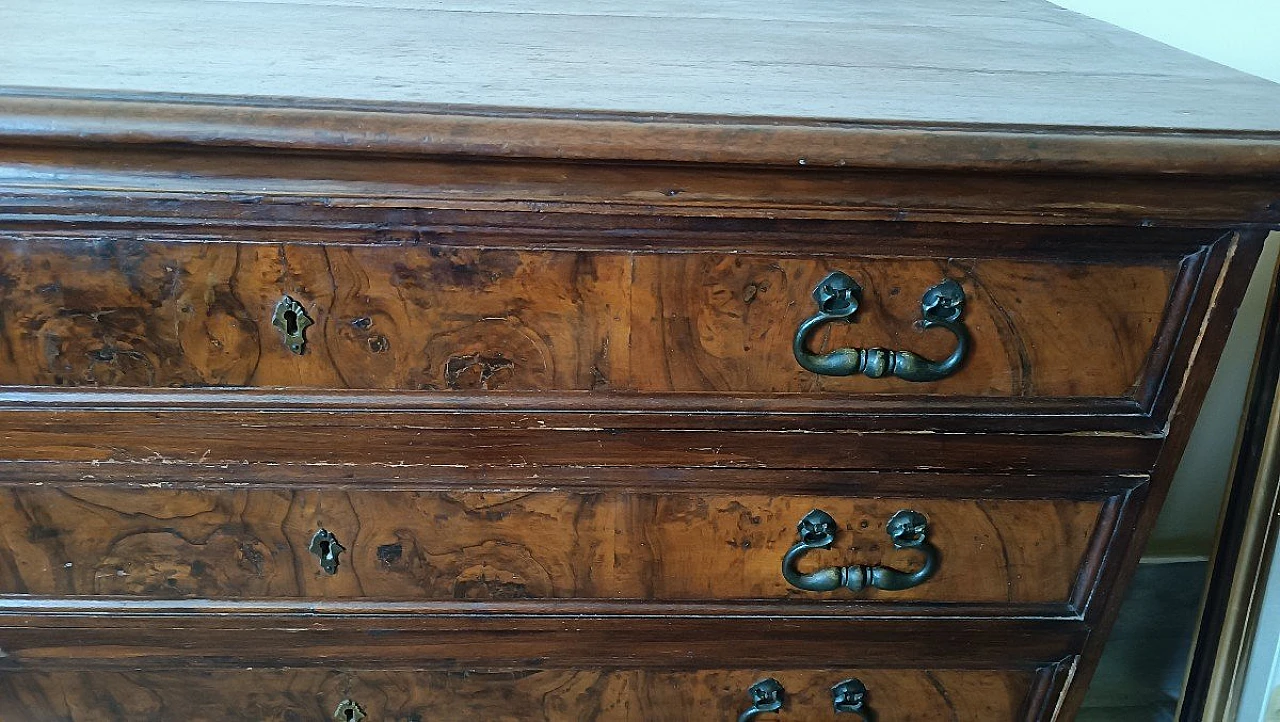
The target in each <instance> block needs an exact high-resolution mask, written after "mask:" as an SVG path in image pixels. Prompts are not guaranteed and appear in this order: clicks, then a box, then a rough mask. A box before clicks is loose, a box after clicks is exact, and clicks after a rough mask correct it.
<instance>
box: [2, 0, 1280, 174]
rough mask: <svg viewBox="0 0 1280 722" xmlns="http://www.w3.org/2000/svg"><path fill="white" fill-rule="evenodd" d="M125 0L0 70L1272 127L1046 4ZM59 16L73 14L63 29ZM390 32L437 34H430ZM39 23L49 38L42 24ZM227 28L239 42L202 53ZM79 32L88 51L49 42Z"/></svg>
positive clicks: (764, 112) (764, 109)
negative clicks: (958, 7) (196, 32)
mask: <svg viewBox="0 0 1280 722" xmlns="http://www.w3.org/2000/svg"><path fill="white" fill-rule="evenodd" d="M122 3H123V4H121V5H118V6H117V7H115V8H114V9H113V10H112V11H107V10H104V9H103V8H102V7H101V6H100V5H98V4H97V3H94V2H90V1H87V0H59V1H58V2H55V3H48V4H41V5H34V6H22V7H13V8H8V9H6V11H5V15H4V21H5V25H6V27H8V28H9V29H10V32H11V35H12V37H11V41H10V42H9V43H6V45H5V47H4V53H3V54H2V55H0V67H2V68H4V69H5V70H4V72H3V73H0V85H10V86H26V87H34V88H42V87H54V88H84V89H86V90H89V91H120V90H123V91H151V92H163V93H182V94H194V95H203V96H228V95H231V96H274V97H282V96H283V97H300V98H308V99H311V100H312V102H315V103H323V104H330V105H339V104H343V103H345V104H346V105H353V104H359V103H360V102H361V101H364V102H369V101H372V102H374V103H388V102H390V103H397V102H410V103H432V104H441V103H443V104H466V105H471V106H502V107H514V108H541V109H554V110H558V111H560V112H568V113H572V112H580V111H631V112H636V113H642V114H646V115H648V116H649V118H647V120H649V121H650V122H654V121H657V123H661V121H662V119H663V117H664V116H667V115H670V114H687V113H695V114H707V115H714V116H721V115H731V116H739V117H743V116H746V117H750V116H775V117H777V116H781V117H794V118H801V119H805V120H831V119H837V120H863V121H867V120H872V121H875V120H885V121H898V122H899V123H904V122H905V123H906V124H910V123H926V124H931V123H956V122H960V123H970V122H971V123H987V124H1000V125H1003V126H1008V125H1024V124H1029V125H1036V126H1088V127H1091V128H1117V127H1119V128H1125V127H1128V128H1144V129H1176V130H1203V129H1220V130H1231V131H1236V133H1237V135H1245V132H1248V131H1255V132H1257V131H1262V132H1270V133H1276V132H1277V131H1280V121H1277V120H1276V116H1277V110H1280V98H1277V96H1276V94H1275V92H1274V89H1273V86H1271V85H1270V84H1269V83H1266V82H1265V81H1262V80H1260V79H1258V78H1254V77H1252V76H1249V75H1246V74H1244V73H1239V72H1236V71H1232V70H1230V69H1228V68H1225V67H1223V66H1221V65H1217V64H1215V63H1211V62H1209V61H1206V60H1202V59H1199V58H1194V57H1192V56H1190V55H1186V54H1181V53H1175V52H1170V50H1169V49H1168V48H1167V47H1166V46H1163V45H1161V44H1159V43H1157V42H1155V41H1153V40H1150V39H1147V38H1143V37H1141V36H1138V35H1135V34H1133V33H1129V32H1126V31H1123V30H1119V29H1117V28H1115V27H1113V26H1110V25H1107V24H1105V23H1101V22H1098V21H1096V20H1091V19H1088V18H1085V17H1083V16H1080V15H1077V14H1075V13H1072V12H1069V11H1066V10H1062V9H1060V8H1057V7H1054V6H1052V5H1050V4H1049V3H1016V4H1011V3H1003V2H998V1H997V0H978V1H976V2H971V3H969V4H968V5H967V6H966V12H964V13H957V12H955V8H954V6H953V5H952V4H951V3H950V2H948V0H895V1H893V2H886V3H882V4H878V5H876V6H874V7H851V8H845V9H844V12H836V11H835V9H834V8H831V7H822V6H821V3H819V2H813V1H810V2H803V3H799V4H797V5H796V7H795V9H794V11H792V12H788V11H784V10H782V9H781V8H765V7H764V6H762V5H761V4H760V3H755V2H730V3H716V4H715V5H713V6H709V7H707V8H706V9H704V10H696V11H692V12H691V11H690V10H689V9H688V8H687V7H685V6H683V5H679V4H677V3H674V2H670V1H667V2H663V3H660V4H655V5H653V6H652V7H646V8H645V9H643V10H639V11H637V8H636V7H634V6H632V5H629V4H625V3H622V2H616V1H615V2H609V3H603V4H595V3H590V2H586V1H585V0H574V1H570V0H560V1H557V2H551V3H535V2H510V3H501V4H489V3H486V4H485V5H482V6H476V5H474V4H471V3H432V4H427V5H425V6H424V5H422V4H418V3H405V2H400V3H396V2H384V3H371V4H365V3H346V2H344V3H326V4H323V5H316V4H313V3H307V4H305V5H304V8H305V12H306V14H307V18H308V19H307V22H304V23H303V22H298V20H297V19H298V15H299V13H300V12H303V10H300V9H299V7H297V4H298V3H297V1H296V0H293V1H292V2H284V3H257V2H217V3H213V2H197V1H191V0H188V1H186V2H177V3H172V2H164V1H163V0H122ZM791 7H792V5H788V6H787V8H788V10H790V9H791ZM68 16H74V17H76V18H78V21H77V22H76V23H74V24H73V25H71V26H70V27H68V26H67V25H66V24H65V23H64V20H65V18H66V17H68ZM135 18H145V20H141V21H140V20H136V19H135ZM196 27H198V28H200V33H201V39H202V42H200V43H194V44H193V43H192V42H190V41H191V35H190V28H196ZM389 33H395V34H396V36H397V37H400V38H427V37H430V38H433V39H434V42H433V43H432V44H431V47H430V49H429V52H428V51H426V50H425V49H424V48H423V46H421V45H419V44H418V43H416V42H411V41H388V34H389ZM54 34H57V35H58V36H59V37H61V38H63V42H62V44H61V45H62V47H61V48H58V47H53V46H50V45H48V44H46V43H44V42H42V40H43V39H44V38H47V37H50V36H51V35H54ZM229 47H230V48H244V50H242V51H241V52H238V53H234V54H231V55H229V56H228V55H227V54H225V53H222V52H220V51H219V49H220V48H229ZM75 48H83V49H85V51H86V52H88V51H89V49H92V50H93V52H94V55H93V59H94V61H95V62H94V63H92V64H88V63H85V62H84V61H83V60H82V58H81V57H80V56H79V54H77V53H74V52H71V53H68V52H66V50H67V49H75ZM320 48H322V49H323V52H318V51H317V49H320ZM140 49H145V51H143V50H140ZM264 68H270V69H271V72H263V69H264ZM1029 75H1030V76H1031V77H1033V78H1034V80H1028V76H1029ZM86 94H88V93H85V92H83V91H82V92H81V93H80V95H86ZM996 99H998V100H999V102H993V101H994V100H996ZM1066 99H1070V101H1071V102H1065V101H1066ZM1191 111H1195V112H1191ZM653 116H657V117H656V118H654V117H653ZM142 127H144V128H145V125H144V126H142ZM335 127H342V128H343V129H344V130H345V129H347V128H351V127H352V126H351V125H346V126H335ZM636 130H642V129H641V128H636ZM1150 132H1151V131H1148V133H1150ZM489 137H490V138H496V137H499V136H498V135H497V134H493V135H489ZM569 140H570V141H571V139H569ZM737 140H738V143H739V144H741V145H744V146H745V145H749V144H751V139H749V138H738V139H737ZM621 141H625V136H623V137H621V138H618V139H617V141H616V142H621ZM419 142H421V136H420V139H419ZM611 142H615V141H613V140H612V139H611ZM494 145H497V144H494ZM792 162H794V160H793V161H792Z"/></svg>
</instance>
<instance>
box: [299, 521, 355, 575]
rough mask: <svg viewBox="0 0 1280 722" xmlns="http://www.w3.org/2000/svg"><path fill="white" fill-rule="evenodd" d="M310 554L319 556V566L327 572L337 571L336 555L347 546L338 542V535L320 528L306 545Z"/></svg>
mask: <svg viewBox="0 0 1280 722" xmlns="http://www.w3.org/2000/svg"><path fill="white" fill-rule="evenodd" d="M308 548H309V549H310V550H311V553H312V554H315V555H316V556H317V557H319V558H320V568H321V569H323V570H324V571H325V572H326V573H327V574H337V573H338V555H339V554H341V553H342V552H344V551H346V550H347V548H346V547H344V546H342V545H341V544H339V543H338V537H336V536H334V535H333V533H332V532H330V531H329V530H327V529H321V530H320V531H318V532H316V534H315V536H313V537H311V544H310V546H309V547H308Z"/></svg>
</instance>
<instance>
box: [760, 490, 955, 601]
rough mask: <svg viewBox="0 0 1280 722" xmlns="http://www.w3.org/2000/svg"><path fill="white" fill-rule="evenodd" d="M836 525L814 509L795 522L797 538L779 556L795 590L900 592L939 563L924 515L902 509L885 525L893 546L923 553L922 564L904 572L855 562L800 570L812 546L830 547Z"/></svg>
mask: <svg viewBox="0 0 1280 722" xmlns="http://www.w3.org/2000/svg"><path fill="white" fill-rule="evenodd" d="M838 530H839V525H838V524H836V520H835V518H833V517H832V516H831V515H830V514H828V513H827V512H825V511H823V510H821V509H814V510H813V511H811V512H809V513H808V514H805V515H804V518H803V519H801V520H800V523H799V524H797V525H796V532H797V534H798V537H799V538H798V540H797V541H796V543H795V545H793V546H792V547H791V548H790V549H789V550H787V553H786V554H785V555H783V557H782V577H783V578H784V579H786V580H787V583H788V584H790V585H791V586H793V587H795V588H796V589H803V590H804V591H806V592H832V591H835V590H837V589H841V588H844V589H850V590H853V591H855V592H856V591H859V590H862V589H867V588H874V589H883V590H885V591H901V590H903V589H910V588H912V587H916V586H919V585H921V584H923V583H925V582H926V581H928V580H929V578H930V577H932V576H933V575H934V574H935V573H936V572H937V571H938V565H939V555H938V550H937V549H936V548H935V547H934V546H933V545H932V544H930V543H929V521H928V519H926V518H925V516H924V514H921V513H920V512H918V511H911V510H910V509H903V510H901V511H899V512H898V513H896V514H894V515H893V517H892V518H890V519H889V523H888V524H886V525H885V532H886V533H887V534H888V535H889V540H890V541H891V542H893V548H894V549H914V550H916V551H919V552H920V553H921V554H923V555H924V563H923V565H921V567H920V568H919V569H917V570H916V571H914V572H904V571H900V570H898V569H894V568H893V567H888V566H884V565H881V564H876V565H865V564H854V565H852V566H847V567H824V568H822V569H819V570H817V571H813V572H809V573H807V574H806V573H803V572H801V571H800V559H801V558H802V557H804V555H805V554H807V553H808V552H810V551H812V550H814V549H830V548H831V545H832V544H834V543H835V541H836V532H837V531H838Z"/></svg>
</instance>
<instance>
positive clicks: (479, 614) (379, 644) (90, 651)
mask: <svg viewBox="0 0 1280 722" xmlns="http://www.w3.org/2000/svg"><path fill="white" fill-rule="evenodd" d="M102 601H114V600H102ZM6 606H12V605H9V604H6ZM119 606H120V608H119V610H118V611H108V610H107V609H99V610H97V611H85V610H80V611H67V612H66V613H63V612H62V605H60V604H58V603H53V604H50V603H49V602H48V601H47V600H43V599H36V600H31V602H30V603H29V604H27V605H26V609H25V610H14V611H9V612H7V613H6V614H5V615H4V617H3V618H2V619H0V621H2V622H3V625H0V634H2V635H3V638H4V640H5V646H4V649H5V652H6V655H7V656H5V657H0V670H4V671H19V670H24V669H32V670H34V669H42V670H43V669H47V670H114V671H119V670H120V669H121V668H122V667H125V666H127V667H128V668H129V669H138V670H142V669H146V670H155V671H172V670H173V669H175V668H178V667H181V668H187V667H191V668H209V669H215V668H216V669H243V668H245V667H255V668H256V667H308V668H318V669H341V668H344V667H346V668H353V669H385V670H397V669H403V670H422V669H440V670H456V669H458V668H459V667H463V668H465V667H477V666H480V667H485V666H488V667H492V666H517V667H519V666H524V667H528V666H533V667H538V668H542V669H568V670H573V669H589V668H599V667H602V666H607V667H634V668H643V669H657V670H698V669H708V668H716V669H745V670H751V671H757V670H760V669H770V668H783V667H789V668H796V669H804V668H806V667H811V666H813V664H814V661H813V656H814V654H815V650H822V651H821V654H822V659H823V664H824V665H836V666H841V667H877V666H884V665H886V664H890V662H889V661H887V660H892V662H891V663H892V664H894V665H896V666H923V667H929V666H933V665H937V664H939V661H938V660H939V659H942V658H945V660H946V666H948V667H950V668H954V669H990V668H992V667H1004V668H1020V669H1035V668H1038V667H1040V666H1042V665H1044V664H1051V663H1055V662H1058V661H1059V660H1062V659H1066V658H1068V657H1070V656H1072V654H1073V652H1072V651H1071V650H1073V649H1078V648H1079V646H1080V645H1081V644H1083V643H1084V640H1085V639H1086V638H1087V636H1088V627H1087V625H1085V624H1083V623H1082V622H1081V621H1080V620H1079V619H1062V618H1051V617H1038V616H1020V617H1010V618H1005V619H995V618H991V617H963V618H955V617H952V616H946V615H917V616H906V617H892V616H890V617H886V616H879V615H868V616H858V615H845V616H826V617H812V618H806V619H795V618H789V617H781V616H777V615H771V614H768V613H767V612H766V613H761V612H760V611H759V610H756V611H755V612H754V613H740V614H736V615H727V616H726V615H721V614H709V615H706V616H699V615H689V614H680V613H677V612H676V611H675V610H666V611H657V610H653V609H644V608H643V607H642V608H641V612H640V613H622V612H623V611H624V610H626V607H625V606H623V607H620V606H618V605H609V606H612V607H613V609H614V610H618V612H617V613H609V612H607V611H605V610H603V609H601V610H599V611H596V612H593V613H586V614H584V613H583V612H582V611H581V610H568V609H564V608H562V607H561V606H560V605H556V604H547V605H546V609H545V610H542V611H533V612H525V613H516V612H514V611H513V610H510V609H509V608H507V609H503V608H501V607H495V608H491V609H488V610H482V611H475V612H471V613H468V612H467V611H466V610H461V609H458V608H457V607H458V603H452V604H451V605H450V606H451V607H452V609H451V610H450V611H443V610H441V611H437V612H436V613H422V612H417V611H410V610H405V611H401V612H400V613H397V614H343V613H330V612H328V611H327V608H326V606H325V605H320V604H318V605H314V606H313V609H312V610H310V611H307V612H300V611H296V610H295V611H292V612H290V613H281V612H280V611H279V610H276V611H274V612H266V613H260V614H258V615H254V616H239V615H235V614H228V609H227V608H226V607H225V605H212V604H206V605H205V606H204V608H203V609H201V610H200V613H196V614H192V613H190V612H189V611H188V612H187V613H174V612H173V611H170V612H168V613H165V612H162V611H159V610H158V609H157V610H153V611H151V612H147V611H139V610H138V609H136V608H133V607H132V606H131V605H127V604H121V605H119ZM153 606H158V605H153Z"/></svg>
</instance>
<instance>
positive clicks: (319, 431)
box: [0, 405, 1163, 479]
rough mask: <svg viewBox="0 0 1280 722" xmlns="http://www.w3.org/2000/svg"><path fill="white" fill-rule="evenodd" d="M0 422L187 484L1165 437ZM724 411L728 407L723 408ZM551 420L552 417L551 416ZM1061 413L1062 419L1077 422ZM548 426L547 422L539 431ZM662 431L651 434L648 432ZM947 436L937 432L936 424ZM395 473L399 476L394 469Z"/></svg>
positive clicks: (925, 463) (1033, 463)
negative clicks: (258, 469) (224, 475)
mask: <svg viewBox="0 0 1280 722" xmlns="http://www.w3.org/2000/svg"><path fill="white" fill-rule="evenodd" d="M9 411H10V413H5V414H0V458H3V459H6V460H10V461H21V462H72V463H73V464H77V465H84V464H89V465H91V464H94V463H97V464H103V463H107V464H127V465H130V467H132V468H136V469H139V471H145V469H146V468H147V466H148V465H153V464H154V465H157V466H159V468H161V469H163V470H165V471H167V472H170V473H172V474H174V476H175V477H177V478H181V470H183V469H185V468H192V467H194V468H196V469H197V470H199V469H201V468H203V469H205V470H208V469H210V468H213V469H231V470H232V473H235V470H237V469H239V468H240V467H246V466H252V465H256V464H280V465H285V466H286V467H287V468H286V470H285V471H286V473H288V474H289V475H290V476H292V477H295V478H297V477H298V476H299V475H302V474H311V475H325V476H329V475H337V476H340V475H341V474H342V473H344V471H345V469H344V467H346V466H349V465H368V466H372V467H374V468H377V469H379V470H383V469H393V470H394V469H402V470H403V471H402V472H399V473H403V474H405V475H409V476H415V475H422V474H430V473H433V471H434V470H435V469H436V468H437V467H449V468H454V467H463V468H466V469H474V470H477V471H480V470H488V469H512V468H515V469H518V468H527V469H530V472H529V473H530V479H536V478H537V477H536V476H533V474H536V473H537V472H536V470H534V469H532V468H531V467H543V466H548V467H576V468H594V467H615V466H638V467H645V468H650V469H653V468H664V467H665V468H680V467H685V468H690V467H697V468H704V469H723V468H741V469H752V468H781V469H836V470H863V471H875V470H895V471H901V470H918V471H940V470H952V471H978V472H988V473H1001V474H1003V473H1016V472H1035V471H1042V470H1045V469H1049V470H1053V471H1056V472H1062V473H1073V472H1095V473H1103V474H1113V473H1128V474H1137V475H1143V474H1146V473H1147V472H1148V471H1149V470H1150V469H1151V467H1152V464H1154V463H1155V462H1156V460H1157V458H1158V455H1159V453H1160V450H1161V448H1162V446H1163V439H1162V438H1161V437H1160V436H1159V435H1158V434H1154V433H1147V434H1124V433H1077V434H1065V435H1053V434H1046V433H1041V434H1030V433H1025V432H1023V433H1020V432H1018V431H1016V430H1011V431H1004V432H1000V433H973V432H971V431H970V432H968V433H966V432H965V430H962V431H955V432H950V431H947V430H945V426H946V425H947V421H948V418H949V417H945V416H943V417H942V418H934V419H932V420H931V421H930V424H929V427H928V428H927V430H925V431H907V432H900V431H897V430H894V431H885V430H877V431H849V430H846V431H840V430H824V431H808V430H804V429H803V428H801V429H788V430H770V429H768V427H765V430H760V428H759V425H758V424H757V425H756V430H746V431H744V430H736V429H733V430H722V431H715V430H711V429H709V428H707V425H706V424H702V425H701V426H702V428H697V427H695V428H694V429H689V428H683V427H682V426H681V417H680V415H679V414H678V413H669V412H668V413H659V414H657V415H655V416H651V417H648V418H646V419H645V420H644V421H645V423H643V424H641V425H640V426H639V427H638V428H637V427H636V425H635V424H634V423H632V424H627V425H624V426H620V427H611V426H607V427H597V426H585V427H584V426H583V424H584V423H585V424H594V423H599V422H600V421H601V420H600V419H597V418H596V417H595V416H594V415H593V414H590V413H586V414H577V415H574V416H573V417H570V418H565V417H561V418H560V419H559V421H558V423H557V424H556V425H551V424H546V425H545V426H543V425H542V424H539V423H538V422H539V421H541V420H542V419H541V418H539V417H538V416H536V415H535V416H532V417H530V416H527V415H525V414H523V413H521V412H516V413H470V414H469V413H458V412H444V413H425V414H423V413H414V412H403V411H400V412H396V411H382V412H371V411H370V412H353V411H354V410H352V409H343V410H342V411H341V412H337V411H325V410H323V409H317V410H312V411H288V412H284V411H282V412H273V413H265V414H264V413H262V412H261V411H256V410H236V411H222V410H218V409H216V408H215V409H210V408H201V409H197V410H182V409H179V410H168V409H161V410H157V411H142V410H134V409H130V410H126V411H101V410H85V409H82V408H81V409H73V410H48V409H31V410H23V409H21V405H17V406H16V407H12V408H10V409H9ZM721 413H723V412H721ZM552 418H555V417H554V416H553V417H552ZM1074 418H1075V417H1069V418H1068V421H1069V422H1070V421H1074ZM544 423H545V422H544ZM655 424H657V425H659V426H660V427H662V428H658V429H656V430H655V429H651V428H648V427H649V426H652V425H655ZM939 426H941V427H944V428H942V429H939V428H938V427H939ZM392 473H397V472H392Z"/></svg>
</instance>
